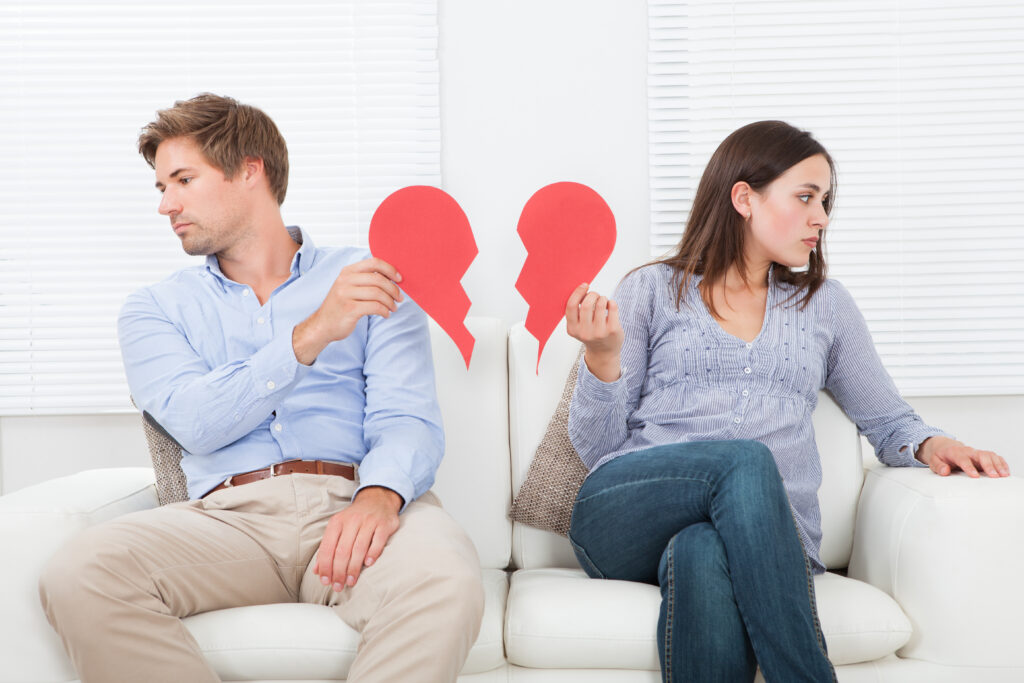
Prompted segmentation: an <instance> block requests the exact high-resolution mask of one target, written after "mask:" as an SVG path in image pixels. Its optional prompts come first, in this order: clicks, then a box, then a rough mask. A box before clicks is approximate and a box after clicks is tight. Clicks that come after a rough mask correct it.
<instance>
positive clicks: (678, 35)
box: [648, 0, 1024, 395]
mask: <svg viewBox="0 0 1024 683" xmlns="http://www.w3.org/2000/svg"><path fill="white" fill-rule="evenodd" d="M648 7H649V17H650V48H649V49H650V69H649V80H648V92H649V108H650V164H651V165H650V181H651V249H652V253H653V254H655V255H661V254H664V253H665V252H666V251H667V250H668V249H670V248H671V247H672V246H673V245H674V244H675V243H676V242H677V241H678V239H679V236H680V234H681V231H682V227H683V225H684V224H685V220H686V216H687V211H688V207H689V205H690V202H691V201H692V199H693V195H694V192H695V190H696V186H697V182H698V181H699V179H700V174H701V172H702V170H703V168H704V165H705V164H706V162H707V160H708V158H709V157H710V155H711V153H712V152H713V151H714V149H715V148H716V147H717V146H718V143H719V142H721V141H722V139H724V138H725V136H726V135H728V134H729V133H730V132H732V131H733V130H735V129H736V128H738V127H740V126H741V125H744V124H746V123H750V122H752V121H757V120H762V119H782V120H785V121H789V122H790V123H792V124H794V125H796V126H799V127H801V128H804V129H807V130H810V131H811V132H812V133H814V135H815V137H816V138H817V139H818V140H820V141H821V142H822V143H823V144H824V145H825V147H826V148H827V149H828V150H829V151H830V153H831V154H832V155H833V156H834V157H835V160H836V163H837V171H838V174H839V186H838V192H837V210H836V212H835V213H834V214H833V220H832V224H831V226H830V227H829V236H828V240H827V249H828V258H829V264H830V275H832V276H834V277H836V278H838V279H840V280H841V281H842V282H843V283H844V284H846V285H847V287H849V289H850V291H851V292H852V293H853V295H854V297H855V298H856V299H857V302H858V304H859V305H860V307H861V310H862V311H863V312H864V314H865V317H866V318H867V319H868V324H869V326H870V328H871V332H872V334H873V335H874V338H875V341H876V344H877V347H878V350H879V352H880V354H881V356H882V359H883V361H884V362H885V364H886V367H887V368H888V369H889V372H890V373H892V375H893V377H894V378H895V380H896V383H897V385H898V386H899V387H900V389H901V390H902V391H903V392H904V393H905V394H908V395H955V394H1006V393H1015V394H1016V393H1022V392H1024V266H1022V265H1021V264H1022V263H1024V212H1022V211H1021V210H1020V209H1019V206H1018V205H1019V203H1020V200H1021V198H1022V197H1024V116H1021V109H1022V106H1024V5H1022V4H1021V3H1019V2H1016V1H1015V0H995V1H987V2H983V3H974V4H969V3H965V2H964V3H948V2H947V3H931V2H923V1H915V2H908V1H902V0H901V1H896V2H870V3H847V2H839V1H836V0H822V1H820V2H815V3H807V2H755V1H752V0H739V1H735V2H722V1H718V0H715V1H711V0H697V1H694V2H668V1H665V0H650V1H649V4H648Z"/></svg>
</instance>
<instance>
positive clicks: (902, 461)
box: [823, 280, 1009, 476]
mask: <svg viewBox="0 0 1024 683" xmlns="http://www.w3.org/2000/svg"><path fill="white" fill-rule="evenodd" d="M823 293H824V294H826V295H827V296H828V297H829V300H828V310H829V313H828V315H829V316H830V320H829V324H830V326H831V329H832V330H833V333H834V338H833V341H832V348H831V349H830V350H829V354H828V365H827V368H826V373H827V374H826V379H825V388H826V389H828V390H829V391H830V392H831V393H832V395H833V396H834V397H835V399H836V401H837V402H838V403H839V405H840V406H842V408H843V410H844V411H845V412H846V414H847V415H849V416H850V419H852V420H853V421H854V422H855V423H856V424H857V428H858V429H859V430H860V431H861V433H863V434H864V436H866V437H867V439H868V441H870V442H871V445H872V446H874V448H875V454H876V456H877V457H878V459H879V460H880V461H881V462H883V463H884V464H886V465H890V466H893V467H908V466H915V465H919V464H924V465H927V466H928V467H930V468H931V469H932V471H934V472H935V473H936V474H941V475H947V474H949V473H950V472H951V471H953V470H954V469H963V470H964V471H965V472H967V473H968V474H971V473H972V472H973V476H977V468H978V467H980V468H981V469H983V470H984V471H985V472H986V473H988V474H989V476H1007V475H1009V469H1008V468H1007V467H1006V462H1005V461H1004V460H1003V459H1002V458H1000V457H999V456H998V455H996V454H995V453H992V452H990V451H979V450H976V449H974V448H970V447H969V446H966V445H964V444H962V443H960V442H959V441H956V440H955V439H953V438H952V437H951V436H949V435H948V434H945V433H943V432H942V431H941V430H939V429H936V428H934V427H931V426H929V425H926V424H925V423H924V422H923V421H922V420H921V418H920V417H919V416H918V415H917V413H915V412H914V410H913V408H911V407H910V405H909V404H908V403H907V402H906V401H904V400H903V398H902V397H901V396H900V394H899V391H898V390H897V389H896V385H895V384H894V383H893V381H892V378H891V377H890V376H889V373H888V372H886V370H885V367H884V366H883V365H882V361H881V359H880V358H879V357H878V352H877V351H876V350H875V345H874V342H873V341H872V339H871V334H870V332H869V331H868V327H867V323H866V322H865V321H864V316H863V315H862V314H861V312H860V309H859V308H857V304H856V303H855V302H854V300H853V297H852V296H850V293H849V292H848V291H847V290H846V288H845V287H843V286H842V285H841V284H840V283H839V282H837V281H835V280H829V281H828V282H827V284H826V288H825V290H824V291H823ZM1004 472H1005V474H1003V473H1004Z"/></svg>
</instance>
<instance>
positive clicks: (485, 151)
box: [0, 0, 648, 492]
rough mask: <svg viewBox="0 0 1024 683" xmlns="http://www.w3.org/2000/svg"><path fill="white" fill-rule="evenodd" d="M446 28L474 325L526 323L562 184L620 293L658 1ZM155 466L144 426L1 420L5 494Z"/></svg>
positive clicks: (636, 255) (448, 179) (443, 56)
mask: <svg viewBox="0 0 1024 683" xmlns="http://www.w3.org/2000/svg"><path fill="white" fill-rule="evenodd" d="M439 17H440V46H441V48H440V62H441V115H442V149H443V154H442V169H443V182H444V187H445V190H447V191H448V192H449V193H450V194H451V195H452V196H454V197H455V198H456V199H457V200H458V201H459V203H460V204H461V205H462V207H463V209H464V210H465V211H466V214H467V215H468V216H469V219H470V222H471V224H472V226H473V231H474V234H475V235H476V240H477V246H478V247H479V250H480V255H479V256H478V257H477V259H476V261H475V262H474V264H473V266H472V267H471V268H470V270H469V272H468V273H467V274H466V277H465V278H464V280H463V284H464V286H465V288H466V290H467V292H468V293H469V296H470V298H471V299H472V301H473V307H472V309H471V310H470V315H479V316H495V317H499V318H501V319H502V320H504V321H505V322H506V323H511V322H515V321H517V320H521V319H523V318H524V317H525V316H526V311H527V307H526V303H525V302H524V301H523V300H522V298H521V297H520V296H519V294H518V293H517V292H516V291H515V281H516V278H517V277H518V275H519V269H520V268H521V267H522V263H523V260H524V259H525V258H526V251H525V249H524V248H523V245H522V243H521V242H520V241H519V237H518V235H516V222H517V221H518V219H519V213H520V211H521V210H522V208H523V205H524V204H525V203H526V200H527V199H529V197H530V195H532V194H533V193H534V192H535V191H537V190H539V189H540V188H541V187H543V186H544V185H547V184H549V183H552V182H557V181H560V180H573V181H576V182H581V183H584V184H587V185H590V186H591V187H593V188H594V189H595V190H597V191H598V192H599V193H600V194H601V195H602V196H603V197H604V198H605V200H606V201H607V202H608V204H609V206H610V207H611V209H612V211H613V212H614V213H615V217H616V220H617V223H618V226H619V236H618V242H617V244H616V248H615V253H614V254H613V255H612V258H611V260H610V262H609V264H608V265H607V266H605V269H604V270H603V271H602V274H601V275H600V276H599V277H598V278H595V281H594V284H595V286H597V287H599V288H602V289H603V290H604V291H609V290H611V289H612V288H613V287H614V285H615V283H616V282H617V281H618V279H619V278H620V277H621V276H622V275H623V274H624V273H625V272H626V271H627V270H628V269H629V268H630V267H632V266H633V265H636V264H638V263H640V262H642V261H643V260H644V259H645V258H646V257H647V209H648V200H647V109H646V106H647V102H646V86H645V78H646V73H647V8H646V3H642V2H621V1H619V0H561V1H560V2H540V1H538V0H526V1H522V2H514V3H498V2H480V1H479V0H440V2H439ZM177 95H180V93H178V94H177ZM177 95H175V94H174V93H169V94H168V98H169V100H170V99H173V98H174V97H175V96H177ZM140 191H141V190H140ZM285 218H286V219H287V216H286V217H285ZM146 464H148V455H147V454H146V448H145V440H144V438H143V434H142V428H141V424H140V422H139V418H138V417H137V416H135V415H94V416H68V417H17V418H14V417H4V418H0V487H2V489H0V490H2V491H3V492H10V491H14V490H17V489H19V488H22V487H24V486H27V485H30V484H32V483H35V482H38V481H42V480H45V479H49V478H52V477H55V476H59V475H63V474H70V473H72V472H76V471H78V470H81V469H86V468H90V467H109V466H114V465H146Z"/></svg>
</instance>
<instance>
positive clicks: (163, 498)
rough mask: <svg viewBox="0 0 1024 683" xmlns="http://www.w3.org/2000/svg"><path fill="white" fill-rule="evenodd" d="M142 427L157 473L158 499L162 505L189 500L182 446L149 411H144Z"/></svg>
mask: <svg viewBox="0 0 1024 683" xmlns="http://www.w3.org/2000/svg"><path fill="white" fill-rule="evenodd" d="M142 428H143V430H144V431H145V432H146V444H147V445H148V446H149V457H150V458H152V460H153V472H154V473H155V474H156V497H157V500H158V501H159V502H160V504H161V505H167V504H168V503H177V502H180V501H183V500H188V485H187V483H186V482H185V473H184V472H183V471H182V470H181V446H179V445H178V442H177V441H175V440H174V439H173V438H171V435H170V434H168V433H167V432H166V431H165V430H164V428H163V427H161V426H160V425H159V424H157V422H156V420H154V419H153V418H152V417H151V416H150V415H149V413H145V412H144V413H142Z"/></svg>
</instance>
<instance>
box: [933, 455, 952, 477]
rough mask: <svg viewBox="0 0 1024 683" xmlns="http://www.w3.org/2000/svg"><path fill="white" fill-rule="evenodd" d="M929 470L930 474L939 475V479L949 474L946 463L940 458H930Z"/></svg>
mask: <svg viewBox="0 0 1024 683" xmlns="http://www.w3.org/2000/svg"><path fill="white" fill-rule="evenodd" d="M931 468H932V472H934V473H935V474H937V475H939V476H940V477H945V476H947V475H948V474H949V472H950V468H949V465H947V464H946V462H945V461H944V460H942V459H941V458H932V463H931Z"/></svg>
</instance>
